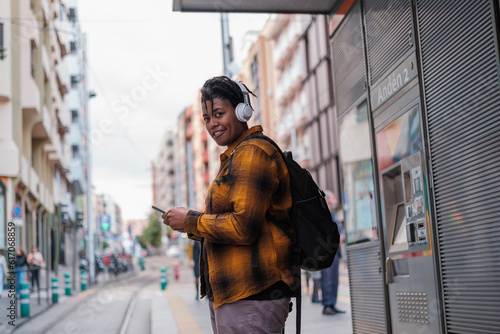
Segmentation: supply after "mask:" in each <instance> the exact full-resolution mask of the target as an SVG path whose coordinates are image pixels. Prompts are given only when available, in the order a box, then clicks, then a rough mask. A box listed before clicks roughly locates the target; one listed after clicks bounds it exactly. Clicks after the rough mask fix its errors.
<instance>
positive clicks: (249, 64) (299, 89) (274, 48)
mask: <svg viewBox="0 0 500 334" xmlns="http://www.w3.org/2000/svg"><path fill="white" fill-rule="evenodd" d="M327 23H328V22H327V18H326V17H325V16H324V15H317V16H316V15H306V14H294V15H285V14H273V15H270V17H269V20H268V22H267V23H266V25H265V26H264V28H263V29H262V31H261V32H260V36H259V38H258V40H257V41H256V42H255V43H254V45H253V46H252V47H251V48H250V50H249V53H248V56H247V58H246V60H245V61H244V62H243V66H242V68H241V70H240V73H239V75H238V78H239V79H240V80H242V81H244V82H246V83H249V88H250V89H252V90H253V91H254V92H255V93H256V95H258V99H252V105H253V107H254V110H255V114H254V118H253V120H252V121H251V123H252V124H262V125H263V126H264V130H265V133H267V134H269V135H271V136H272V137H273V138H274V139H275V140H276V141H277V142H278V143H279V144H280V146H281V147H282V149H283V150H290V151H292V152H293V156H294V159H295V160H297V162H299V163H300V164H301V165H302V166H303V167H304V168H307V169H308V170H310V171H311V173H312V175H313V177H314V178H315V179H316V181H317V182H318V184H319V185H320V187H321V188H322V189H329V190H331V191H333V192H334V193H335V194H336V195H337V196H339V195H340V188H339V173H338V144H337V140H336V138H337V127H336V117H335V109H334V103H333V84H332V76H331V60H330V51H329V47H328V30H327V28H328V26H327ZM339 199H340V198H339Z"/></svg>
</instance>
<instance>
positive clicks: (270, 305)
mask: <svg viewBox="0 0 500 334" xmlns="http://www.w3.org/2000/svg"><path fill="white" fill-rule="evenodd" d="M289 303H290V298H281V299H277V300H239V301H237V302H234V303H231V304H224V305H222V306H220V307H219V308H218V309H215V307H214V303H213V302H209V307H210V318H211V319H212V329H213V331H214V334H240V333H245V334H246V333H248V334H250V333H251V334H254V333H258V334H275V333H276V334H280V333H281V330H282V329H283V328H285V321H286V318H287V317H288V304H289Z"/></svg>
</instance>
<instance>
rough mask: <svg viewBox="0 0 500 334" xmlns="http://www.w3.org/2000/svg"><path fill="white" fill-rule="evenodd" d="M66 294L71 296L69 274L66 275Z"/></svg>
mask: <svg viewBox="0 0 500 334" xmlns="http://www.w3.org/2000/svg"><path fill="white" fill-rule="evenodd" d="M64 294H65V295H66V296H71V280H70V276H69V274H68V273H65V274H64Z"/></svg>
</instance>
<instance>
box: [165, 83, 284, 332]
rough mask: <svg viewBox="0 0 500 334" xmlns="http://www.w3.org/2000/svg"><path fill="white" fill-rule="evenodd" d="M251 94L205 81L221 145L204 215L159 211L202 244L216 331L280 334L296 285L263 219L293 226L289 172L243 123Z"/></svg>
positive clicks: (211, 127)
mask: <svg viewBox="0 0 500 334" xmlns="http://www.w3.org/2000/svg"><path fill="white" fill-rule="evenodd" d="M250 94H251V95H254V94H253V93H252V92H251V91H249V90H248V88H247V87H246V86H244V85H243V84H241V83H238V82H235V81H233V80H231V79H230V78H228V77H225V76H221V77H215V78H213V79H210V80H207V81H206V82H205V84H204V85H203V88H202V89H201V105H202V114H203V115H202V116H203V120H204V121H205V127H206V130H207V131H208V133H209V134H210V136H211V137H212V139H213V140H214V141H215V142H216V143H217V145H219V146H223V147H226V150H225V151H224V153H223V154H221V155H220V169H219V173H218V174H217V176H216V178H215V180H214V181H212V183H211V184H210V187H209V189H208V192H207V197H206V199H205V203H206V208H205V211H204V212H199V211H195V210H188V209H187V208H174V209H171V210H169V211H168V212H167V213H165V214H164V215H163V219H164V223H165V224H167V225H169V226H170V227H171V228H172V229H174V230H177V231H180V232H187V233H188V236H189V237H190V238H192V239H194V240H198V241H200V242H201V257H200V285H201V286H200V288H201V296H202V297H204V296H207V297H208V300H209V308H210V316H211V321H212V327H213V331H214V333H281V331H282V329H283V328H284V326H285V321H286V319H287V317H288V312H289V302H290V297H291V287H292V286H293V283H294V282H293V271H292V243H291V241H290V239H289V238H288V237H287V236H286V235H285V234H284V233H283V231H282V230H281V229H280V228H279V227H277V226H276V225H275V224H274V223H272V222H271V221H270V220H268V218H267V216H266V213H269V214H271V215H272V216H273V217H275V218H277V219H279V220H281V221H283V222H284V223H285V224H287V223H288V224H290V228H291V223H290V220H289V210H290V208H291V206H292V198H291V192H290V181H289V177H288V171H287V168H286V166H285V163H284V161H283V158H282V156H281V153H280V152H279V151H278V149H277V148H276V147H275V146H274V145H272V144H271V143H269V142H268V141H267V140H265V139H261V138H257V137H254V136H255V135H256V134H259V135H262V132H263V128H262V127H261V126H260V125H256V126H253V127H251V128H248V124H247V121H248V119H249V118H250V117H251V115H252V108H251V105H250V99H249V95H250ZM254 96H255V95H254ZM251 135H254V136H252V138H250V139H247V138H248V137H249V136H251ZM244 139H247V140H244ZM233 150H234V153H233V155H232V158H231V152H233ZM229 171H230V173H229Z"/></svg>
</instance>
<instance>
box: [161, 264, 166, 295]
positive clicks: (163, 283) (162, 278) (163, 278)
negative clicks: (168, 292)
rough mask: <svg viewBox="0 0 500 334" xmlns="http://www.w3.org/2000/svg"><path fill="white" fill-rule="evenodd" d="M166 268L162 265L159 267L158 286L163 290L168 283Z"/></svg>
mask: <svg viewBox="0 0 500 334" xmlns="http://www.w3.org/2000/svg"><path fill="white" fill-rule="evenodd" d="M167 270H168V268H167V267H162V268H161V274H160V286H161V289H162V290H165V288H166V287H167V284H168V271H167Z"/></svg>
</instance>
